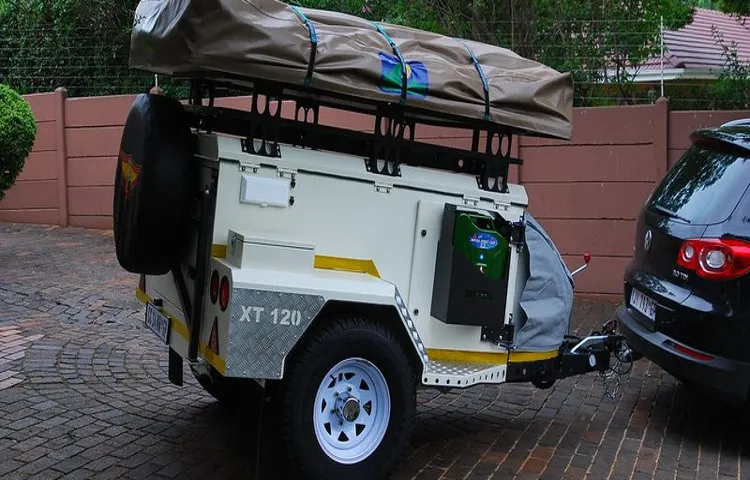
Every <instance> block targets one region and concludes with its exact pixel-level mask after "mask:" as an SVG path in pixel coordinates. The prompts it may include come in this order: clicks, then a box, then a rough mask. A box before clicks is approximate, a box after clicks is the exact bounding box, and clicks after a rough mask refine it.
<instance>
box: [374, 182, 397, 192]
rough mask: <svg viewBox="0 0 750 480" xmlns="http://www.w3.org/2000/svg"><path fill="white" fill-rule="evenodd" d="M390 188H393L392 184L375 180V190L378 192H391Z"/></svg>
mask: <svg viewBox="0 0 750 480" xmlns="http://www.w3.org/2000/svg"><path fill="white" fill-rule="evenodd" d="M392 188H393V184H390V183H383V182H375V191H376V192H378V193H391V189H392Z"/></svg>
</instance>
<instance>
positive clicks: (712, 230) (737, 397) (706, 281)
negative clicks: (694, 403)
mask: <svg viewBox="0 0 750 480" xmlns="http://www.w3.org/2000/svg"><path fill="white" fill-rule="evenodd" d="M691 139H692V146H691V147H690V149H689V150H688V151H687V152H686V153H685V154H684V155H683V156H682V158H681V159H680V160H679V161H678V163H677V164H676V165H675V166H674V167H673V168H672V169H671V170H670V171H669V172H668V173H667V175H666V176H665V177H664V179H663V180H662V182H661V183H660V184H659V185H658V186H657V187H656V189H655V190H654V192H653V193H652V194H651V196H650V197H649V199H648V200H647V201H646V204H645V206H644V207H643V209H642V211H641V213H640V215H639V216H638V220H637V226H636V234H635V252H634V258H633V260H632V262H631V264H630V265H629V266H628V268H627V270H626V272H625V276H624V304H623V305H622V306H620V308H619V309H618V310H617V317H618V325H619V329H620V331H621V333H622V334H623V335H624V336H625V338H626V339H627V342H628V344H629V345H630V347H631V348H632V349H633V350H634V351H635V353H636V354H640V355H642V356H644V357H646V358H648V359H650V360H652V361H653V362H655V363H656V364H658V365H660V366H661V367H662V368H663V369H664V370H666V371H667V372H669V373H670V374H672V375H673V376H674V377H676V378H677V379H678V380H681V381H682V382H684V383H686V384H688V385H692V386H695V387H698V388H699V389H701V390H704V391H705V390H709V391H711V392H713V393H716V394H718V396H719V399H720V400H722V401H725V402H728V403H731V404H735V405H740V404H745V403H746V402H747V401H748V398H749V394H750V191H748V185H750V119H748V120H738V121H735V122H730V123H728V124H724V125H722V126H721V127H719V128H714V129H706V130H699V131H696V132H694V133H693V135H692V137H691Z"/></svg>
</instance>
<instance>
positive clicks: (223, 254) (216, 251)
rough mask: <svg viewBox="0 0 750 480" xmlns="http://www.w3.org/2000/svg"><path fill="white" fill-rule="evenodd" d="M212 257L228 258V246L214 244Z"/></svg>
mask: <svg viewBox="0 0 750 480" xmlns="http://www.w3.org/2000/svg"><path fill="white" fill-rule="evenodd" d="M211 256H212V257H215V258H227V246H226V245H219V244H218V243H214V244H213V245H211Z"/></svg>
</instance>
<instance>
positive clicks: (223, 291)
mask: <svg viewBox="0 0 750 480" xmlns="http://www.w3.org/2000/svg"><path fill="white" fill-rule="evenodd" d="M228 306H229V279H228V278H227V277H224V278H222V279H221V286H220V287H219V307H221V311H222V312H223V311H224V310H226V309H227V307H228Z"/></svg>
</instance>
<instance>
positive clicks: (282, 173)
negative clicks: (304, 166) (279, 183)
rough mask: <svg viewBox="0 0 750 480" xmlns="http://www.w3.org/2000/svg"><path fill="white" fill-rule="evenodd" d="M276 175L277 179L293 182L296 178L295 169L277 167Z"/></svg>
mask: <svg viewBox="0 0 750 480" xmlns="http://www.w3.org/2000/svg"><path fill="white" fill-rule="evenodd" d="M276 175H278V176H279V178H288V179H290V180H294V179H295V178H296V177H297V169H296V168H284V167H277V168H276Z"/></svg>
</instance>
